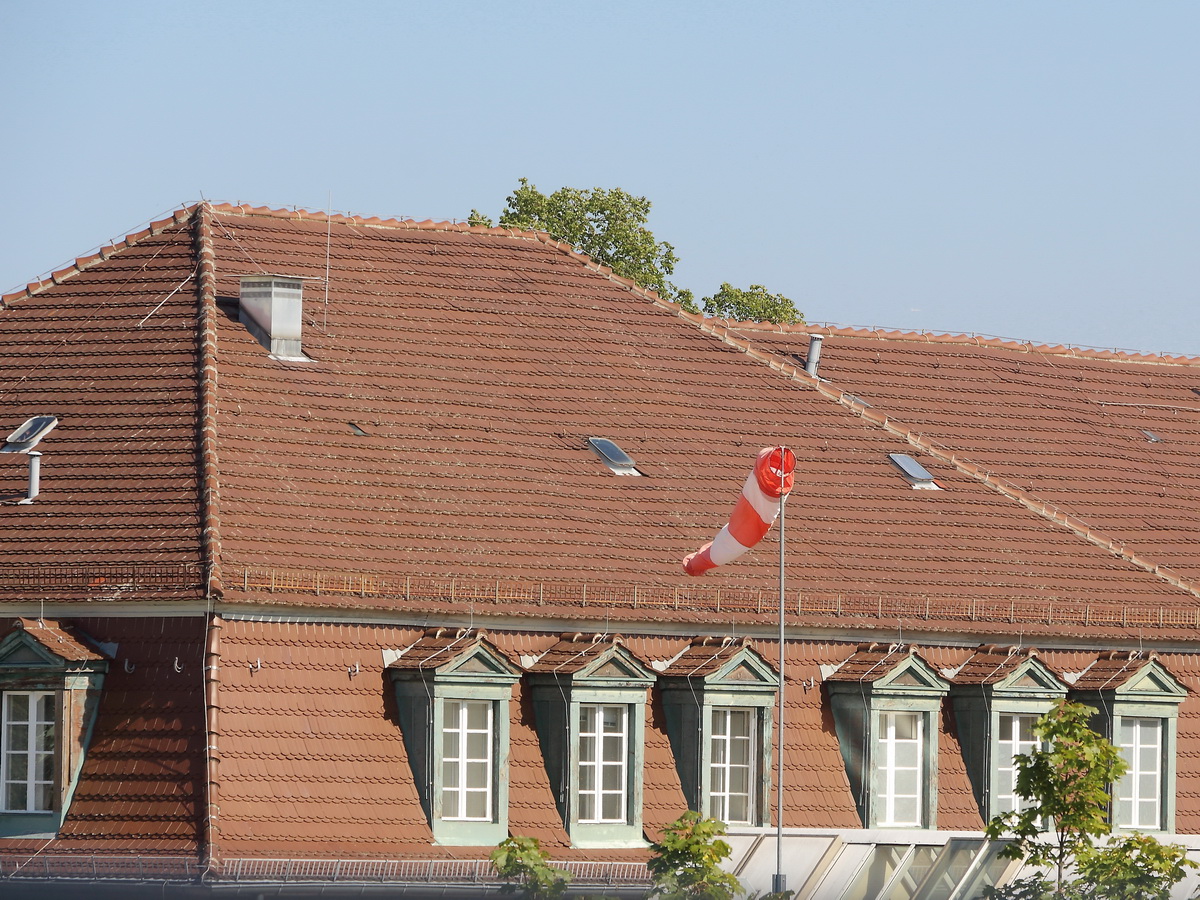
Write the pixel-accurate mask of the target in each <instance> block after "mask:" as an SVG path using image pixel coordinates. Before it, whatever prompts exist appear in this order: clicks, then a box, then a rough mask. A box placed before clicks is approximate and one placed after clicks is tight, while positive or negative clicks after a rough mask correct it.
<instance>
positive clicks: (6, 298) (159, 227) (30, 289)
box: [0, 203, 200, 309]
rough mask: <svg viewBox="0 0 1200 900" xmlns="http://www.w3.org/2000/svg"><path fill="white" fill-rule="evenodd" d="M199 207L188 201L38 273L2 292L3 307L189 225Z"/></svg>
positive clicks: (0, 304) (0, 306) (1, 305)
mask: <svg viewBox="0 0 1200 900" xmlns="http://www.w3.org/2000/svg"><path fill="white" fill-rule="evenodd" d="M199 206H200V203H188V204H184V205H183V206H180V207H177V208H176V209H175V210H174V211H173V212H172V213H171V215H170V216H168V217H167V218H165V219H156V220H153V221H151V222H148V223H147V224H146V227H145V228H142V229H139V230H137V231H134V232H132V233H130V234H127V235H125V237H123V238H121V239H120V240H115V241H113V242H111V243H109V244H103V245H101V246H100V247H97V248H96V250H95V252H94V253H90V254H88V255H86V256H79V257H76V258H75V261H74V262H72V263H71V264H70V265H68V266H64V267H63V268H61V269H57V270H54V271H51V272H49V273H47V274H46V275H43V276H39V278H38V280H37V281H31V282H29V283H28V284H26V285H25V287H23V288H19V289H17V290H15V291H12V292H10V293H7V294H2V295H0V309H4V308H6V307H8V306H11V305H12V304H13V303H16V302H18V301H20V300H26V299H28V298H30V297H34V296H36V295H37V294H40V293H41V292H42V291H44V290H46V289H48V288H51V287H53V286H54V285H56V284H61V283H62V282H64V281H66V280H67V279H68V278H72V277H73V276H75V275H78V274H79V273H80V272H82V271H84V270H85V269H88V268H91V267H92V266H94V265H96V264H97V263H100V262H103V261H104V260H106V259H108V258H110V257H111V256H113V255H115V254H117V253H120V252H121V251H122V250H126V249H128V248H130V247H133V246H136V245H137V244H138V243H140V242H141V241H144V240H145V239H146V238H150V237H154V236H155V235H158V234H162V233H163V232H164V231H166V230H167V228H169V227H171V226H172V225H184V224H187V223H188V222H189V221H190V220H191V217H192V213H193V212H195V210H196V209H197V208H198V207H199Z"/></svg>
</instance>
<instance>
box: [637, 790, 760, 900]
mask: <svg viewBox="0 0 1200 900" xmlns="http://www.w3.org/2000/svg"><path fill="white" fill-rule="evenodd" d="M724 833H725V823H724V822H721V821H719V820H717V819H708V818H705V817H704V816H702V815H700V813H698V812H694V811H692V810H688V811H687V812H685V813H684V814H683V815H682V816H680V817H679V818H678V819H676V820H675V821H674V822H672V823H671V824H670V825H668V826H666V827H665V828H664V829H663V830H662V839H661V840H659V841H658V842H657V843H654V844H651V845H650V852H651V854H653V855H652V856H651V857H650V861H649V863H647V865H648V867H649V869H650V875H651V877H652V878H653V879H654V888H653V890H651V892H650V896H651V897H657V898H661V900H733V898H734V897H738V896H740V895H741V894H742V885H741V883H740V882H739V881H738V880H737V879H736V878H734V877H733V876H732V875H730V874H729V873H728V872H726V871H725V870H723V869H722V868H721V866H720V864H721V861H722V860H724V859H728V858H729V855H730V854H731V853H732V852H733V851H732V849H731V848H730V846H729V844H727V843H726V842H725V841H723V840H721V837H720V836H721V835H723V834H724Z"/></svg>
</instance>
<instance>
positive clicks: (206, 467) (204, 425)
mask: <svg viewBox="0 0 1200 900" xmlns="http://www.w3.org/2000/svg"><path fill="white" fill-rule="evenodd" d="M211 216H212V207H211V205H210V204H209V203H208V202H207V201H205V202H202V203H200V204H198V205H197V206H196V208H195V213H194V215H193V217H192V242H193V248H194V252H195V254H196V272H197V278H196V300H197V303H198V305H199V307H200V308H199V321H198V323H197V329H196V344H197V346H196V350H197V353H196V381H197V388H198V391H197V393H198V394H199V396H198V398H197V400H198V406H199V409H198V410H197V413H198V415H197V417H196V419H197V422H196V451H197V456H198V463H199V466H198V468H199V482H200V483H199V493H200V543H201V547H202V552H203V554H204V557H205V564H206V568H207V570H208V571H207V572H206V573H205V574H206V576H207V582H206V584H205V594H206V595H207V596H209V597H212V596H215V597H217V598H220V596H221V595H222V593H223V588H222V584H221V507H220V482H219V480H218V472H219V471H220V469H219V466H218V461H217V290H216V281H217V276H216V271H215V259H216V251H215V250H214V248H213V242H212V226H211V224H210V217H211Z"/></svg>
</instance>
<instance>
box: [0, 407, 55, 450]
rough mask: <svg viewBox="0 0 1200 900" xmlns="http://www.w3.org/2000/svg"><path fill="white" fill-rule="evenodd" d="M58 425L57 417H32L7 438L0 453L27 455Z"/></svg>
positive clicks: (0, 448)
mask: <svg viewBox="0 0 1200 900" xmlns="http://www.w3.org/2000/svg"><path fill="white" fill-rule="evenodd" d="M57 424H58V417H57V416H34V417H33V418H32V419H27V420H26V421H25V423H24V424H23V425H22V426H21V427H20V428H18V429H17V430H16V431H14V432H13V433H12V434H10V435H9V436H8V440H7V441H5V443H4V446H3V447H0V453H28V452H29V451H30V450H32V449H33V448H34V447H36V446H37V444H38V441H40V440H41V439H42V438H44V437H45V436H46V435H48V434H49V433H50V432H51V431H53V430H54V426H55V425H57Z"/></svg>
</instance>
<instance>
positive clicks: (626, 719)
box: [529, 634, 654, 847]
mask: <svg viewBox="0 0 1200 900" xmlns="http://www.w3.org/2000/svg"><path fill="white" fill-rule="evenodd" d="M529 679H530V683H531V685H532V688H533V702H534V712H535V719H536V721H537V729H538V736H539V738H540V741H541V744H542V750H543V758H544V760H545V763H546V771H547V774H548V775H549V776H550V784H551V785H552V787H553V788H554V790H555V794H556V798H557V802H558V808H559V813H560V815H561V816H562V819H563V824H564V826H565V827H566V829H567V831H568V833H569V834H570V835H571V843H572V844H573V845H574V846H576V847H644V846H645V841H644V840H643V837H642V802H641V799H642V762H643V751H642V747H643V744H644V733H645V726H646V705H647V696H648V693H649V689H650V686H651V685H652V684H653V683H654V673H653V672H652V671H650V670H649V669H648V668H646V666H645V665H644V664H643V663H642V662H641V661H640V660H639V659H637V657H635V656H634V655H633V654H632V653H631V652H629V650H627V649H626V648H625V647H624V646H623V644H622V642H621V639H620V637H616V636H608V635H583V634H571V635H563V637H562V640H560V641H559V642H558V643H556V644H555V645H554V646H553V647H551V648H550V649H549V650H547V651H546V652H545V653H544V654H542V655H541V656H540V657H539V658H538V659H537V661H536V662H534V663H533V665H532V666H531V667H530V668H529Z"/></svg>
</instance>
